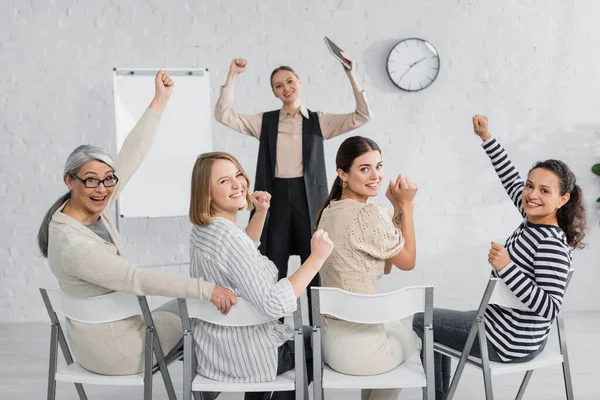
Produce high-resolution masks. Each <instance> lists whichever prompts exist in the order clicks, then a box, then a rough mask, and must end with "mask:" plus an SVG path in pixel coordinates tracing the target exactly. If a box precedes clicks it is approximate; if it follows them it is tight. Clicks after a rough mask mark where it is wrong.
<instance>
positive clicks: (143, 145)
mask: <svg viewBox="0 0 600 400" xmlns="http://www.w3.org/2000/svg"><path fill="white" fill-rule="evenodd" d="M155 87H156V94H155V96H154V99H153V100H152V102H151V103H150V106H149V107H148V109H147V110H146V111H145V113H144V115H142V117H141V118H140V120H139V121H138V123H137V124H136V126H135V127H134V128H133V130H132V131H131V133H130V134H129V135H128V136H127V139H126V140H125V143H124V144H123V147H122V149H121V151H120V152H119V154H118V155H117V158H116V160H115V162H113V160H112V158H111V157H110V155H108V153H106V151H104V150H103V149H101V148H98V147H95V146H87V145H84V146H79V147H77V148H76V149H75V150H74V151H73V152H72V153H71V155H70V156H69V158H68V159H67V162H66V165H65V171H64V181H65V184H66V185H67V187H68V188H69V192H68V193H67V194H65V195H64V196H62V197H61V198H60V199H58V200H57V201H56V202H55V203H54V205H53V206H52V207H51V208H50V210H48V212H47V214H46V216H45V218H44V221H43V222H42V225H41V227H40V231H39V233H38V242H39V246H40V249H41V251H42V254H43V255H44V256H45V257H47V258H48V263H49V265H50V268H51V269H52V272H53V273H54V275H55V276H56V278H57V279H58V284H59V286H60V288H61V290H62V291H63V292H64V293H66V294H67V295H69V296H73V297H93V296H98V295H102V294H106V293H109V292H112V291H121V292H130V293H135V294H136V295H159V296H168V297H186V298H199V299H207V300H208V299H210V301H212V302H213V303H214V304H215V305H216V306H217V307H218V308H219V309H220V310H221V311H222V312H227V311H229V308H230V307H231V305H232V304H234V303H235V296H234V295H233V293H232V292H231V291H230V290H229V289H225V288H222V287H220V286H218V285H215V284H213V283H209V282H206V281H204V280H202V279H193V278H186V277H179V276H176V275H168V274H164V273H159V272H154V271H148V270H143V269H138V268H136V267H135V266H133V265H131V264H130V263H129V262H127V260H126V259H125V258H123V257H122V255H123V243H122V241H121V238H120V237H119V233H118V232H117V230H116V229H115V227H114V225H113V223H112V221H111V218H110V215H109V212H108V209H109V207H110V206H111V205H112V204H113V203H114V201H115V200H116V199H117V197H118V195H119V193H120V192H121V190H123V188H124V186H125V184H126V183H127V181H129V179H130V178H131V176H132V175H133V173H134V172H135V171H136V169H137V168H138V167H139V165H140V164H141V163H142V161H143V160H144V158H145V157H146V155H147V154H148V152H149V151H150V148H151V146H152V142H153V140H154V136H155V135H156V131H157V129H158V123H159V121H160V116H161V114H162V112H163V110H164V109H165V107H166V105H167V102H168V100H169V97H170V96H171V93H172V90H173V81H172V80H171V78H170V77H169V75H168V74H167V72H166V71H159V72H158V74H157V75H156V79H155ZM175 309H176V307H175ZM152 316H153V318H154V323H155V325H156V330H157V333H158V337H159V338H160V343H161V346H162V349H163V351H164V352H165V354H166V353H168V352H169V351H171V350H172V349H173V348H174V347H175V346H176V345H177V343H178V342H179V340H180V338H181V336H182V331H181V321H180V319H179V317H178V316H177V315H176V314H174V313H171V312H165V311H157V312H154V313H153V315H152ZM66 325H67V336H68V337H69V341H70V343H71V347H72V350H73V352H74V354H75V357H76V358H77V361H78V362H79V363H80V364H81V365H82V366H83V367H85V368H87V369H88V370H90V371H93V372H96V373H99V374H104V375H129V374H135V373H139V372H141V371H142V370H143V368H144V357H143V353H144V340H145V339H144V337H145V336H144V333H145V325H144V321H143V319H142V317H140V316H135V317H131V318H127V319H124V320H121V321H117V322H112V323H106V324H85V323H79V322H76V321H70V320H68V319H67V321H66Z"/></svg>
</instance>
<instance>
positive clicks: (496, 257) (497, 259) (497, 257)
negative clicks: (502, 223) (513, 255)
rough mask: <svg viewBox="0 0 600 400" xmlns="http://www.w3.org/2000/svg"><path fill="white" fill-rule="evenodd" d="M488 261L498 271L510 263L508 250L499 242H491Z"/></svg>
mask: <svg viewBox="0 0 600 400" xmlns="http://www.w3.org/2000/svg"><path fill="white" fill-rule="evenodd" d="M488 262H489V263H490V265H491V266H492V267H494V269H495V270H496V271H500V270H501V269H503V268H504V267H506V266H507V265H508V264H510V255H509V254H508V250H506V248H505V247H504V246H502V245H501V244H500V243H496V242H492V247H491V248H490V253H489V254H488Z"/></svg>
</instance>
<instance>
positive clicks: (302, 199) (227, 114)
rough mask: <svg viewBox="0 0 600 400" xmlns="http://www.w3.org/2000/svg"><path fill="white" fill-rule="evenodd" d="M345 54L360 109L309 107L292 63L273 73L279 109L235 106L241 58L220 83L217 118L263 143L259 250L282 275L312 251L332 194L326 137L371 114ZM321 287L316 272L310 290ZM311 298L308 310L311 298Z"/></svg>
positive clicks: (258, 185)
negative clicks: (264, 203) (266, 198)
mask: <svg viewBox="0 0 600 400" xmlns="http://www.w3.org/2000/svg"><path fill="white" fill-rule="evenodd" d="M344 57H345V58H346V59H348V60H350V63H351V65H352V69H350V70H346V69H344V71H345V73H346V75H347V77H348V79H349V81H350V84H351V85H352V90H353V92H354V97H355V99H356V109H355V110H354V112H352V113H349V114H329V113H325V112H314V111H310V110H308V109H307V108H306V107H305V106H304V105H303V104H302V101H301V100H300V89H301V88H302V80H301V79H300V78H299V77H298V75H297V74H296V72H295V71H294V70H293V69H292V68H291V67H288V66H281V67H278V68H276V69H275V70H274V71H273V72H272V73H271V77H270V83H271V89H272V90H273V94H274V95H275V97H277V98H278V99H279V100H281V103H282V107H281V109H279V110H274V111H269V112H264V113H259V114H256V115H242V114H238V113H236V112H235V111H234V110H233V108H232V102H233V92H234V83H235V80H236V78H237V76H238V75H239V74H240V73H241V72H243V71H244V70H245V69H246V66H247V65H248V62H247V61H246V60H244V59H242V58H236V59H234V60H233V61H232V62H231V65H230V66H229V74H228V75H227V80H226V82H225V85H224V86H222V87H221V97H220V98H219V101H218V102H217V105H216V108H215V118H216V119H217V121H219V122H221V123H222V124H224V125H226V126H228V127H230V128H232V129H234V130H236V131H238V132H241V133H243V134H246V135H250V136H254V137H255V138H257V139H258V140H259V141H260V145H259V150H258V163H257V168H256V183H255V186H254V190H255V191H266V192H269V193H270V194H271V195H272V200H271V207H270V211H269V216H268V217H267V220H266V223H265V229H264V230H263V232H262V236H261V245H260V250H261V252H262V253H263V254H264V255H266V256H267V257H269V259H271V260H272V261H273V262H274V263H275V265H277V269H278V270H279V278H280V279H281V278H285V277H286V276H287V269H288V258H289V256H290V255H295V254H297V255H299V256H300V259H301V262H302V263H304V262H305V261H306V259H307V258H308V256H309V255H310V239H311V236H312V232H313V226H314V223H315V219H316V216H317V213H318V212H319V210H320V209H321V206H322V205H323V203H324V202H325V200H326V199H327V195H328V189H327V176H326V173H325V156H324V151H323V140H327V139H331V138H333V137H335V136H338V135H341V134H343V133H346V132H349V131H351V130H353V129H356V128H358V127H360V126H362V125H364V124H365V123H367V122H368V121H369V120H370V119H371V117H372V113H371V109H370V108H369V105H368V104H367V101H366V98H365V94H364V91H363V90H362V88H361V87H360V85H359V83H358V81H357V80H356V76H355V74H354V71H355V62H354V61H353V60H351V59H350V58H349V57H348V55H346V54H344ZM318 285H319V276H318V275H317V276H315V278H314V279H313V281H312V282H311V283H310V285H309V288H310V287H312V286H318ZM308 300H309V312H310V311H311V306H310V296H308ZM311 317H312V316H311ZM310 319H311V320H312V318H310Z"/></svg>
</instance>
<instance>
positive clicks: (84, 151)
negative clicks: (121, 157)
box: [63, 144, 115, 176]
mask: <svg viewBox="0 0 600 400" xmlns="http://www.w3.org/2000/svg"><path fill="white" fill-rule="evenodd" d="M94 160H96V161H100V162H103V163H104V164H106V165H108V166H109V167H111V168H112V169H115V162H114V161H113V159H112V157H111V156H110V154H108V153H107V152H106V150H104V149H103V148H102V147H98V146H92V145H89V144H83V145H81V146H79V147H77V148H76V149H75V150H73V152H72V153H71V154H69V157H67V162H65V172H64V174H63V176H66V175H67V174H69V175H75V174H76V173H77V172H79V169H80V168H81V166H82V165H83V164H85V163H86V162H88V161H94Z"/></svg>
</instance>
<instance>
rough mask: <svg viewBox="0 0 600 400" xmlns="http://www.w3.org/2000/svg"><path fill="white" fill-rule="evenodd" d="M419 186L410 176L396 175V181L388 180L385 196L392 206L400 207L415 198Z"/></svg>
mask: <svg viewBox="0 0 600 400" xmlns="http://www.w3.org/2000/svg"><path fill="white" fill-rule="evenodd" d="M418 190H419V187H418V186H417V184H416V183H415V181H413V180H412V179H411V178H409V177H407V176H402V175H398V178H396V181H395V182H394V181H390V184H389V186H388V189H387V191H386V193H385V196H386V197H387V198H388V200H389V201H390V202H391V203H392V205H393V206H394V207H402V206H404V205H406V204H408V203H410V202H411V201H413V199H414V198H415V196H416V195H417V191H418Z"/></svg>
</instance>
